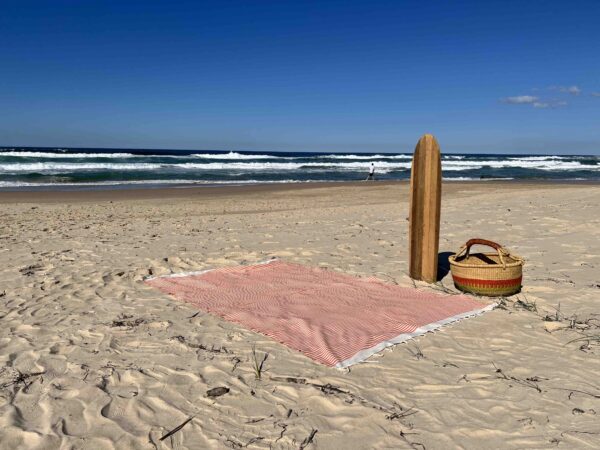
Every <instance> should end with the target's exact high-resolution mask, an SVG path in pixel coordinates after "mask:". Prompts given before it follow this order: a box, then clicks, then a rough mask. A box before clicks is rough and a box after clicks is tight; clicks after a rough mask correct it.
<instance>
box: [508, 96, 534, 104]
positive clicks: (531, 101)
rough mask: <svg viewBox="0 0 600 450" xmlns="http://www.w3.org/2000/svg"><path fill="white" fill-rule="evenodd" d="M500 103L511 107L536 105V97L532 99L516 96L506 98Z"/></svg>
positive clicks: (530, 97) (531, 97)
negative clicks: (508, 104)
mask: <svg viewBox="0 0 600 450" xmlns="http://www.w3.org/2000/svg"><path fill="white" fill-rule="evenodd" d="M502 101H503V102H504V103H510V104H512V105H530V104H534V103H536V102H537V101H538V97H534V96H533V95H516V96H514V97H506V98H504V99H502Z"/></svg>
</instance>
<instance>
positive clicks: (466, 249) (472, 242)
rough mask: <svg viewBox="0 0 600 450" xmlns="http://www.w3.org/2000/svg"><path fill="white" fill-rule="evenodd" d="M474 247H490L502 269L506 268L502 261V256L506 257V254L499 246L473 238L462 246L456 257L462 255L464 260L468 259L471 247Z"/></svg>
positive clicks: (492, 242) (485, 240)
mask: <svg viewBox="0 0 600 450" xmlns="http://www.w3.org/2000/svg"><path fill="white" fill-rule="evenodd" d="M474 245H487V246H488V247H492V248H493V249H494V250H496V251H497V252H498V257H499V258H500V262H501V263H502V267H503V268H506V262H505V261H504V255H507V256H508V254H509V253H508V252H507V251H506V250H505V249H504V247H502V246H501V245H500V244H497V243H496V242H494V241H488V240H487V239H481V238H474V239H469V240H468V241H467V243H466V244H465V245H463V246H462V247H461V248H460V250H459V251H458V253H457V254H456V256H460V255H461V254H462V253H464V254H465V258H468V257H469V252H470V251H471V247H472V246H474Z"/></svg>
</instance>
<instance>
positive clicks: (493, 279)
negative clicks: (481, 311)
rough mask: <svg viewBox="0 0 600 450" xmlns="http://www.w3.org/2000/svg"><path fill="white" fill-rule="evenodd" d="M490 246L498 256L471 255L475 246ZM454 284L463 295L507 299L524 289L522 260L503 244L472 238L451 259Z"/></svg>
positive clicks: (488, 254)
mask: <svg viewBox="0 0 600 450" xmlns="http://www.w3.org/2000/svg"><path fill="white" fill-rule="evenodd" d="M477 244H479V245H487V246H489V247H492V248H494V249H496V253H474V254H469V252H470V250H471V247H472V246H473V245H477ZM448 261H449V262H450V272H452V278H453V280H454V285H455V286H456V287H457V288H458V289H460V290H461V291H463V292H470V293H472V294H478V295H486V296H489V297H498V296H508V295H513V294H516V293H517V292H519V291H520V290H521V282H522V281H523V264H524V261H523V258H521V257H519V256H516V255H513V254H511V253H510V252H509V251H508V250H506V249H505V248H504V247H502V246H501V245H500V244H496V243H495V242H492V241H488V240H485V239H471V240H470V241H468V242H467V243H466V244H465V245H463V246H462V247H461V248H460V250H459V251H458V252H457V253H456V254H454V255H451V256H450V257H449V258H448Z"/></svg>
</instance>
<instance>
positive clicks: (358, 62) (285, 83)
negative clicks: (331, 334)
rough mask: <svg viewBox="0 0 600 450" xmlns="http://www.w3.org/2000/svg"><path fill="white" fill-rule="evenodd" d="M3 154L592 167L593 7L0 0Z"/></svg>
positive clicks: (597, 141)
mask: <svg viewBox="0 0 600 450" xmlns="http://www.w3.org/2000/svg"><path fill="white" fill-rule="evenodd" d="M0 6H1V14H0V145H1V146H45V147H110V148H113V147H114V148H164V149H213V150H232V149H236V150H267V151H348V152H362V151H364V152H406V151H412V149H413V148H414V146H415V144H416V142H417V140H418V139H419V137H420V136H421V135H422V134H423V133H432V134H434V135H435V136H436V137H437V138H438V141H439V143H440V146H441V148H442V151H447V152H452V153H549V154H552V153H554V154H594V155H600V26H599V24H600V2H599V1H597V0H594V1H570V2H566V1H552V0H547V1H535V0H530V1H526V2H525V1H522V0H521V1H512V0H504V1H498V2H496V1H450V2H427V1H401V0H396V1H377V0H373V1H353V0H345V1H308V0H304V1H286V0H278V1H250V0H245V1H226V0H219V1H211V2H203V1H182V0H179V1H152V0H144V1H126V0H119V1H111V0H103V1H86V0H72V1H63V0H50V1H28V0H18V1H12V0H0Z"/></svg>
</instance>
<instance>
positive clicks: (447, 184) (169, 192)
mask: <svg viewBox="0 0 600 450" xmlns="http://www.w3.org/2000/svg"><path fill="white" fill-rule="evenodd" d="M409 183H410V181H409V180H397V181H396V180H394V181H387V180H386V181H375V182H369V183H366V182H364V181H324V182H299V183H256V184H234V185H222V184H210V185H208V184H207V185H201V186H199V185H191V184H184V185H159V186H146V187H137V186H136V187H131V188H129V187H127V188H123V187H117V186H106V187H103V186H102V187H99V188H98V187H96V188H79V187H74V188H70V189H43V190H42V189H34V190H30V189H19V190H1V189H0V204H7V203H60V202H63V201H69V202H95V201H122V200H150V199H166V198H182V197H193V198H207V197H220V196H228V195H251V194H265V193H275V192H286V191H294V190H298V191H303V190H313V189H336V188H352V187H364V188H367V189H369V188H374V187H387V186H405V187H408V185H409ZM442 184H443V189H444V191H445V192H447V193H452V192H455V191H457V190H461V189H464V188H465V187H474V186H476V187H478V188H479V187H483V188H494V187H496V188H498V187H502V188H503V189H522V188H524V187H529V186H530V187H537V188H549V189H553V188H564V187H589V186H600V182H598V181H594V180H564V181H563V180H552V181H550V180H507V181H502V180H493V181H485V180H470V181H466V180H461V181H447V180H445V181H443V182H442Z"/></svg>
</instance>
